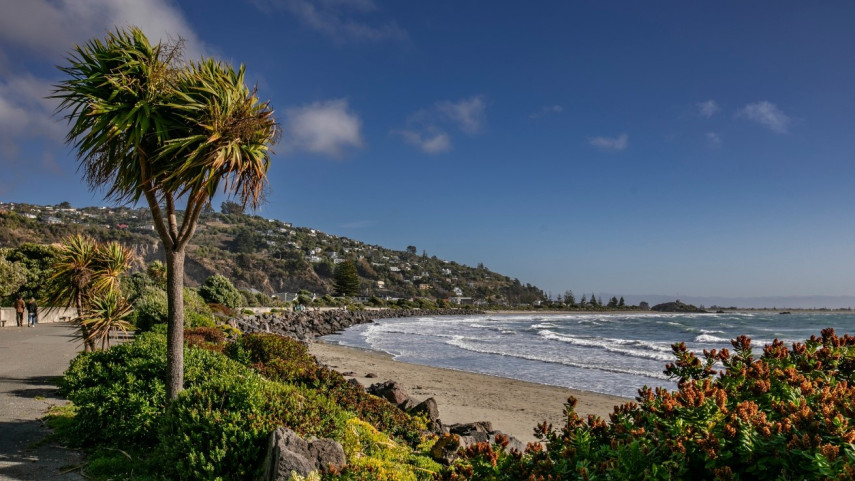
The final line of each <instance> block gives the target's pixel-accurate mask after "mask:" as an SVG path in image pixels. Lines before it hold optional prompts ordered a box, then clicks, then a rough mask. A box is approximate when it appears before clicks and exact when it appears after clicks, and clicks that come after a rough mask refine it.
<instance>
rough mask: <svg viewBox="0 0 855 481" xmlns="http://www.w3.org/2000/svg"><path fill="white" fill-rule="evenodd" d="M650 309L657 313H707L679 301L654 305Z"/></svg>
mask: <svg viewBox="0 0 855 481" xmlns="http://www.w3.org/2000/svg"><path fill="white" fill-rule="evenodd" d="M650 309H651V310H654V311H657V312H707V311H705V310H703V309H698V308H697V307H695V306H693V305H691V304H683V303H682V302H680V300H679V299H678V300H676V301H674V302H665V303H662V304H656V305H655V306H653V307H651V308H650Z"/></svg>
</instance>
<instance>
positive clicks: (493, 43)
mask: <svg viewBox="0 0 855 481" xmlns="http://www.w3.org/2000/svg"><path fill="white" fill-rule="evenodd" d="M0 11H2V12H3V15H2V16H0V166H2V173H0V200H2V201H5V202H27V203H36V204H58V203H60V202H64V201H68V202H71V203H72V205H75V206H80V207H82V206H90V205H105V204H106V202H105V201H104V192H103V191H94V192H93V191H90V190H89V188H88V186H87V185H86V184H85V182H83V180H82V178H81V176H80V175H79V173H78V171H77V165H78V164H77V160H76V158H75V157H74V155H73V154H72V152H71V150H70V149H69V148H68V147H67V146H66V145H65V144H64V142H63V140H64V135H65V133H66V129H67V127H66V124H65V123H64V121H63V120H62V119H61V118H60V117H58V116H57V115H55V114H54V109H55V107H56V104H55V102H54V101H53V100H51V99H47V98H46V97H47V96H48V95H50V92H51V88H52V85H54V84H55V83H57V82H58V81H60V80H61V79H62V77H61V73H60V72H59V70H58V69H57V68H56V66H57V65H62V64H64V63H65V62H66V61H65V56H66V55H67V54H68V52H69V51H70V50H71V49H72V48H73V46H74V45H75V44H76V43H83V42H86V41H87V40H89V39H91V38H95V37H103V36H104V35H105V34H106V32H107V31H109V30H111V29H113V28H114V27H115V26H124V25H136V26H139V27H141V28H142V29H143V31H144V32H146V34H147V35H148V36H149V37H150V38H152V39H164V40H168V39H169V38H176V37H181V38H183V39H184V40H185V42H186V43H185V45H186V55H187V56H188V57H189V58H190V59H197V58H201V57H202V56H212V57H216V58H218V59H221V60H224V61H226V62H229V63H232V64H234V65H238V64H241V63H242V64H245V65H246V66H247V76H248V79H249V81H250V82H252V83H253V84H255V85H257V87H258V93H259V96H260V97H261V98H262V99H266V100H269V101H270V103H271V105H272V107H273V108H274V109H275V111H276V118H277V120H278V122H279V123H280V125H281V127H282V131H283V135H282V139H281V141H280V142H279V144H277V145H276V146H275V147H274V151H275V154H274V155H273V157H272V161H271V167H270V170H269V173H268V175H269V182H270V184H269V190H268V193H267V202H266V203H265V204H264V205H263V206H262V207H261V209H259V210H258V211H257V212H256V213H257V214H258V215H261V216H264V217H267V218H275V219H279V220H282V221H285V222H292V223H294V224H295V225H299V226H308V227H313V228H316V229H320V230H322V231H324V232H326V233H329V234H335V235H340V236H346V237H350V238H353V239H356V240H359V241H363V242H367V243H370V244H377V245H381V246H383V247H387V248H392V249H400V250H404V249H405V248H406V247H407V246H409V245H415V246H416V247H417V249H418V251H419V252H422V251H425V252H427V254H428V255H436V256H437V257H439V258H442V259H446V260H453V261H457V262H459V263H463V264H468V265H476V264H478V263H484V265H485V266H486V267H488V268H490V269H492V270H495V271H497V272H500V273H502V274H505V275H508V276H510V277H514V278H518V279H519V280H520V281H521V282H523V283H531V284H534V285H537V286H538V287H540V288H542V289H544V290H545V291H547V292H550V293H552V294H553V295H554V294H561V293H564V291H565V290H567V289H572V290H574V292H576V293H577V296H578V295H580V293H590V292H609V293H615V294H619V295H634V294H662V295H673V296H675V297H680V296H684V297H688V296H731V297H749V296H791V295H830V296H846V295H853V294H855V276H853V272H855V254H853V247H855V222H853V217H852V210H853V207H855V189H853V184H855V183H854V182H853V179H855V56H853V55H852V54H851V50H852V48H853V45H855V29H853V28H852V24H853V22H855V3H853V2H848V1H825V2H803V1H756V2H742V1H718V2H683V1H666V0H663V1H656V2H637V1H624V2H617V1H608V0H600V1H585V0H582V1H573V2H568V1H542V2H514V1H499V0H496V1H490V2H483V1H481V2H476V1H459V0H458V1H445V0H437V1H433V2H395V1H383V0H250V1H238V0H233V1H217V0H205V1H201V0H187V1H169V0H148V1H145V2H143V1H135V0H28V1H26V2H22V1H20V0H0ZM225 199H226V198H225V197H224V196H222V195H219V196H218V197H216V198H215V199H214V207H215V208H219V205H220V203H221V202H222V201H223V200H225Z"/></svg>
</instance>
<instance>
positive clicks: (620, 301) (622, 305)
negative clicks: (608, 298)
mask: <svg viewBox="0 0 855 481" xmlns="http://www.w3.org/2000/svg"><path fill="white" fill-rule="evenodd" d="M617 305H618V307H624V306H626V302H625V301H624V300H623V296H620V300H619V301H618V304H617Z"/></svg>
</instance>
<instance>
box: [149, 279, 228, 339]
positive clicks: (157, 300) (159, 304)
mask: <svg viewBox="0 0 855 481" xmlns="http://www.w3.org/2000/svg"><path fill="white" fill-rule="evenodd" d="M133 316H134V318H133V321H134V325H136V327H137V330H139V331H142V332H145V331H149V330H151V329H152V328H153V326H154V325H155V324H160V323H164V322H166V316H167V299H166V291H164V290H163V289H161V288H159V287H155V286H146V287H144V288H143V290H142V293H141V294H140V296H139V298H138V299H137V300H136V302H135V303H134V314H133ZM184 325H185V326H187V327H213V326H214V325H215V323H214V320H213V314H212V311H211V308H210V307H209V306H208V304H206V303H205V300H204V299H202V297H201V296H200V295H199V293H198V292H197V291H196V290H195V289H190V288H187V287H185V288H184Z"/></svg>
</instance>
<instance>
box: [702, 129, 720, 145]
mask: <svg viewBox="0 0 855 481" xmlns="http://www.w3.org/2000/svg"><path fill="white" fill-rule="evenodd" d="M704 137H706V138H707V143H708V144H709V146H710V147H720V146H721V137H719V135H718V134H717V133H715V132H707V133H706V134H704Z"/></svg>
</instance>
